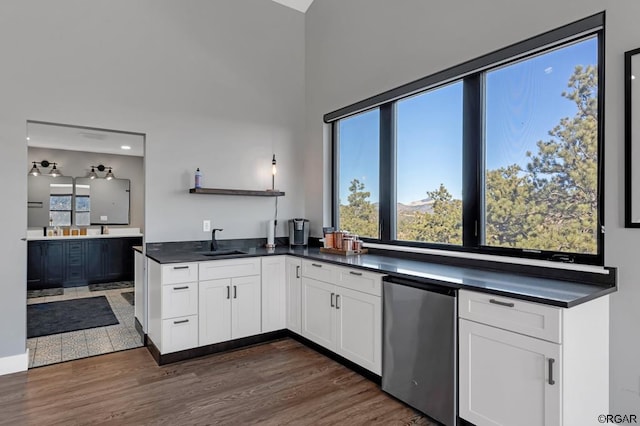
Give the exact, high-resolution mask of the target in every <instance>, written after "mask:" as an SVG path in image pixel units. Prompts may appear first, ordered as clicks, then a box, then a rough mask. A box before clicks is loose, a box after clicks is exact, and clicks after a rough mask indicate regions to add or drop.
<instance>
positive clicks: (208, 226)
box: [202, 220, 211, 232]
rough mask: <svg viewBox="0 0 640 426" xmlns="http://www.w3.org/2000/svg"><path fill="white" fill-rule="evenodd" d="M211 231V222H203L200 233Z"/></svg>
mask: <svg viewBox="0 0 640 426" xmlns="http://www.w3.org/2000/svg"><path fill="white" fill-rule="evenodd" d="M209 231H211V221H210V220H203V221H202V232H209Z"/></svg>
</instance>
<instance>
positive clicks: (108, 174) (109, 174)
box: [87, 164, 115, 180]
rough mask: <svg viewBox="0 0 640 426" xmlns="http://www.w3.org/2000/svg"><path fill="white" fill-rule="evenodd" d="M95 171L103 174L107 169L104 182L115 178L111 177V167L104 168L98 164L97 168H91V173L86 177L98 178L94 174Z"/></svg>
mask: <svg viewBox="0 0 640 426" xmlns="http://www.w3.org/2000/svg"><path fill="white" fill-rule="evenodd" d="M96 169H98V171H99V172H104V171H105V170H107V169H108V170H109V171H107V174H106V175H105V176H104V178H105V179H106V180H111V179H114V178H115V176H114V175H113V168H112V167H109V166H104V165H102V164H100V165H98V166H91V171H90V172H89V174H88V175H87V177H88V178H89V179H96V178H97V177H98V174H97V173H96Z"/></svg>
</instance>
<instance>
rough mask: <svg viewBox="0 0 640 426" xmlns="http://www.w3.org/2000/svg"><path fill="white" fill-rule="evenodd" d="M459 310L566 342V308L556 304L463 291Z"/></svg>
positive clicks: (473, 317) (518, 330)
mask: <svg viewBox="0 0 640 426" xmlns="http://www.w3.org/2000/svg"><path fill="white" fill-rule="evenodd" d="M458 311H459V316H460V317H461V318H466V319H469V320H472V321H475V322H479V323H483V324H488V325H493V326H494V327H499V328H502V329H504V330H509V331H514V332H516V333H520V334H524V335H527V336H531V337H537V338H539V339H544V340H548V341H550V342H555V343H562V333H561V326H562V310H561V309H560V308H556V307H554V306H546V305H542V304H539V303H533V302H525V301H522V300H518V299H512V298H509V297H503V296H495V295H492V294H484V293H477V292H473V291H466V290H460V291H459V293H458Z"/></svg>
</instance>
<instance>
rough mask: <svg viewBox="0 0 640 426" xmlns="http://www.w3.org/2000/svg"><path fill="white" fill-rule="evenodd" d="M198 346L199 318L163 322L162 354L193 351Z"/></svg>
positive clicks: (181, 318)
mask: <svg viewBox="0 0 640 426" xmlns="http://www.w3.org/2000/svg"><path fill="white" fill-rule="evenodd" d="M196 346H198V316H197V315H191V316H187V317H180V318H172V319H166V320H163V321H162V353H163V354H166V353H170V352H177V351H183V350H185V349H191V348H195V347H196Z"/></svg>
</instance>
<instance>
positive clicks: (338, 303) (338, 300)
mask: <svg viewBox="0 0 640 426" xmlns="http://www.w3.org/2000/svg"><path fill="white" fill-rule="evenodd" d="M336 309H340V295H339V294H336Z"/></svg>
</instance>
